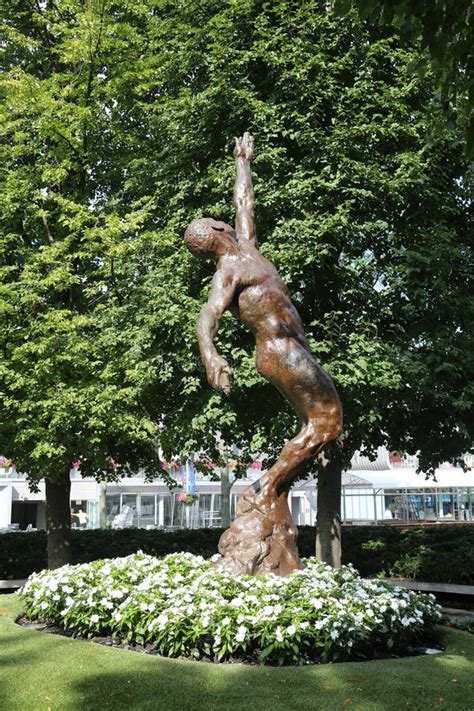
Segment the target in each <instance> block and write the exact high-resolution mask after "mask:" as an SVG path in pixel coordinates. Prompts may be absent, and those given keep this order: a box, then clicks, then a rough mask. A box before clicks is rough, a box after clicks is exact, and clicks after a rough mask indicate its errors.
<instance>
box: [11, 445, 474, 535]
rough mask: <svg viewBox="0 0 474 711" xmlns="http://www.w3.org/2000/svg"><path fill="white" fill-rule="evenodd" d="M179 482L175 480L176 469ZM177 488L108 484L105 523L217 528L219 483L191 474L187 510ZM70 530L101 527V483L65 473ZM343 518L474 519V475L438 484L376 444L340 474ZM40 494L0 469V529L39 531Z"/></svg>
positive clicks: (297, 516)
mask: <svg viewBox="0 0 474 711" xmlns="http://www.w3.org/2000/svg"><path fill="white" fill-rule="evenodd" d="M260 474H261V471H259V470H258V469H249V470H248V472H247V477H246V478H245V479H241V480H237V481H235V482H234V484H233V486H232V490H231V514H232V515H234V513H235V505H236V501H237V499H238V497H239V495H240V494H241V493H242V491H243V490H244V489H245V487H246V486H248V485H249V483H250V482H251V481H254V480H255V479H256V478H258V477H259V476H260ZM173 476H174V478H175V479H176V480H177V482H178V484H181V476H180V474H179V472H178V471H174V474H173ZM180 491H182V488H181V486H178V488H177V489H175V490H174V491H171V490H170V489H169V488H168V486H167V485H166V484H165V483H163V482H162V481H159V480H157V481H154V482H147V481H145V480H144V478H143V477H142V476H140V474H137V476H134V477H130V478H124V479H122V480H121V481H120V482H119V483H112V484H108V486H107V495H106V502H107V504H106V512H107V521H108V524H107V525H110V526H114V527H121V528H123V527H129V526H139V527H150V528H155V527H156V528H166V529H173V528H181V527H189V528H199V527H216V526H220V482H213V481H210V480H209V479H206V478H205V477H204V476H202V475H200V474H197V476H196V492H197V494H198V498H197V501H196V502H195V503H194V504H192V505H191V506H188V505H185V504H183V503H181V502H179V501H178V500H177V496H176V495H177V493H178V492H180ZM289 500H290V508H291V511H292V514H293V518H294V521H295V523H297V524H298V525H314V523H315V520H316V508H317V486H316V482H315V480H314V479H313V478H311V479H308V480H306V481H302V482H298V483H297V484H296V485H295V486H294V487H293V489H292V491H291V494H290V499H289ZM71 512H72V521H73V526H76V527H79V528H85V527H87V528H97V527H98V526H99V484H98V483H97V482H96V481H95V480H94V479H82V478H81V476H80V474H79V473H78V472H77V471H76V470H71ZM341 513H342V518H343V522H344V523H347V524H351V523H352V524H380V523H390V522H391V523H397V522H399V523H402V522H403V523H416V522H429V521H433V522H435V521H439V522H455V521H458V522H463V521H474V474H473V472H472V471H468V472H464V471H463V470H462V469H460V468H456V467H453V466H451V465H449V464H446V465H443V466H442V467H440V468H439V469H437V470H436V479H435V480H433V479H428V480H427V479H425V476H424V475H423V474H417V473H416V460H415V459H414V458H411V459H410V458H407V459H405V460H400V459H399V458H397V457H394V456H391V455H389V454H388V452H387V450H386V449H385V448H383V447H381V448H380V449H379V451H378V456H377V459H376V460H375V461H374V462H371V461H370V460H369V459H367V458H365V457H361V456H360V455H356V456H355V457H354V458H353V460H352V463H351V469H350V470H348V471H347V472H345V473H344V474H343V481H342V498H341ZM45 525H46V517H45V490H44V484H40V485H39V491H38V492H37V493H32V492H31V491H30V490H29V487H28V483H27V481H26V479H25V477H24V476H22V475H20V474H18V473H17V472H16V470H15V469H14V468H11V467H10V468H6V467H3V468H0V529H1V530H8V529H11V528H18V527H19V528H21V529H25V528H27V527H28V526H30V527H31V528H45Z"/></svg>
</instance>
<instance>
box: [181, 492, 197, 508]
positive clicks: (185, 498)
mask: <svg viewBox="0 0 474 711" xmlns="http://www.w3.org/2000/svg"><path fill="white" fill-rule="evenodd" d="M198 498H199V496H198V495H197V494H188V493H187V492H186V491H182V492H181V493H180V494H176V500H177V501H179V502H180V503H181V504H184V505H185V506H192V505H193V504H194V502H195V501H197V500H198Z"/></svg>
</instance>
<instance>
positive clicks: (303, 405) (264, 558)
mask: <svg viewBox="0 0 474 711" xmlns="http://www.w3.org/2000/svg"><path fill="white" fill-rule="evenodd" d="M257 367H258V369H259V371H260V372H261V373H262V375H264V377H265V378H267V379H268V380H270V381H271V382H272V383H273V384H274V385H275V386H276V387H277V388H278V389H279V390H280V392H281V393H282V394H283V395H284V396H285V397H286V398H287V399H288V400H289V402H290V403H291V405H292V406H293V408H294V409H295V411H296V413H297V414H298V416H299V418H300V420H301V421H302V423H303V426H302V428H301V430H300V432H299V433H298V434H297V435H296V437H294V438H293V439H292V440H290V441H289V442H288V443H287V444H285V446H284V447H283V449H282V451H281V454H280V456H279V457H278V459H277V461H276V462H275V464H274V465H273V466H272V467H271V468H270V470H269V471H268V472H267V473H266V474H264V475H263V476H262V477H261V478H260V479H259V480H258V481H256V482H254V483H253V484H252V486H250V487H248V488H247V489H246V490H245V491H244V492H243V494H242V496H241V497H240V500H239V503H238V505H237V512H236V513H237V516H236V519H235V520H234V522H233V523H232V525H231V527H230V528H229V529H228V530H227V531H226V532H225V533H224V534H223V536H222V537H221V540H220V542H219V552H220V553H221V555H222V556H223V557H222V559H221V560H220V561H219V562H218V563H217V565H218V566H220V567H224V568H226V569H227V570H230V571H232V572H234V573H237V574H251V575H254V574H257V573H268V572H273V573H276V574H278V575H287V574H288V573H290V572H291V571H292V570H296V569H298V568H300V567H301V562H300V559H299V555H298V548H297V546H296V537H297V528H296V526H295V525H294V523H293V520H292V517H291V513H290V510H289V508H288V491H289V488H290V486H291V483H292V482H293V480H294V479H295V477H296V476H297V474H298V471H299V469H300V468H301V466H302V465H303V464H305V463H306V462H308V461H309V460H310V459H312V458H313V457H315V456H316V454H317V453H318V452H319V451H320V450H321V449H322V448H323V447H324V445H325V444H326V443H327V442H329V441H331V440H333V439H336V437H338V435H339V434H340V433H341V429H342V422H341V406H340V402H339V398H338V396H337V393H336V391H335V388H334V386H333V384H332V381H331V379H330V378H329V376H327V375H326V373H325V372H324V371H323V370H322V369H321V368H320V367H319V366H318V364H317V363H316V362H315V361H314V359H313V358H312V356H311V354H310V353H309V351H308V350H307V349H306V348H305V347H304V346H303V345H302V344H301V343H300V342H298V341H297V340H295V339H290V338H285V339H273V340H271V341H264V342H260V343H258V342H257Z"/></svg>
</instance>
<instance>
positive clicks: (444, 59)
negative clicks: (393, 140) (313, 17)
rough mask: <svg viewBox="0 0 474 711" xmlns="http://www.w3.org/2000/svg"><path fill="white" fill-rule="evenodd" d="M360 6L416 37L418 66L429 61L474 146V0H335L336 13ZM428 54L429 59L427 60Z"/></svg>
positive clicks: (452, 113)
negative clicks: (422, 51) (419, 50)
mask: <svg viewBox="0 0 474 711" xmlns="http://www.w3.org/2000/svg"><path fill="white" fill-rule="evenodd" d="M353 7H355V8H357V10H358V12H359V15H360V17H361V18H369V17H370V18H371V19H376V20H378V21H379V22H381V23H382V24H391V25H392V26H394V27H396V28H397V30H398V32H399V33H400V35H401V36H402V37H404V38H407V39H408V40H412V39H413V38H415V39H416V40H417V41H418V42H419V43H420V46H421V48H422V49H426V50H427V52H426V56H424V57H423V56H421V57H420V58H419V60H418V61H417V62H415V63H414V65H415V66H416V69H417V71H418V72H420V73H423V72H426V70H427V66H428V64H431V67H432V68H433V70H434V72H435V76H436V79H437V81H438V82H439V89H440V90H439V93H438V94H437V97H436V98H437V99H440V100H441V101H442V102H443V107H444V109H445V111H446V112H447V113H448V116H449V117H450V119H451V120H452V119H454V120H456V119H458V120H460V124H461V126H463V127H464V128H465V130H466V136H467V139H468V150H469V152H470V153H471V154H472V153H473V151H474V86H473V82H472V77H473V72H474V51H473V42H472V39H473V35H474V13H473V7H472V2H471V0H431V2H418V0H389V1H387V0H384V1H383V2H381V1H380V0H334V2H333V9H334V12H335V14H336V15H345V14H347V13H348V12H349V11H350V9H351V8H353ZM427 59H428V61H427Z"/></svg>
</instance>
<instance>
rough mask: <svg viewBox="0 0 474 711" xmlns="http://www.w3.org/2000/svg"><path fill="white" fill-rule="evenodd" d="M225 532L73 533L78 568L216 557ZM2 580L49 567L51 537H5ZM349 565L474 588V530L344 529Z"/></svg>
mask: <svg viewBox="0 0 474 711" xmlns="http://www.w3.org/2000/svg"><path fill="white" fill-rule="evenodd" d="M222 533H223V531H222V530H221V529H218V528H199V529H194V530H188V529H178V530H176V531H173V532H165V531H158V530H151V531H147V530H145V529H143V528H127V529H117V530H113V529H97V530H92V531H77V530H73V531H72V544H71V545H72V554H73V562H74V563H88V562H90V561H93V560H98V559H99V558H102V557H104V555H105V556H107V557H111V558H112V557H120V556H126V555H130V554H132V553H136V552H137V551H139V550H141V551H143V552H144V553H147V554H149V555H153V556H158V557H161V556H164V555H168V554H169V553H178V552H180V551H187V552H189V553H193V554H194V555H202V556H204V557H205V558H210V557H211V556H213V555H214V554H215V552H216V550H217V544H218V542H219V538H220V536H221V535H222ZM314 539H315V529H314V528H312V527H311V526H302V527H300V528H299V535H298V548H299V551H300V554H301V556H303V557H311V556H312V555H313V554H314ZM1 542H2V545H1V547H0V578H5V579H14V578H20V579H22V578H26V577H28V575H30V574H31V573H32V572H38V571H40V570H42V569H43V568H45V567H46V565H47V559H46V534H45V532H44V531H36V532H32V533H21V532H20V533H5V534H2V538H1ZM342 544H343V545H342V550H343V563H344V564H346V565H347V564H349V563H350V564H352V565H354V566H355V568H357V570H358V571H359V572H360V574H361V575H362V576H363V577H373V576H380V575H385V576H394V577H395V576H400V577H409V578H410V577H413V578H416V579H417V580H427V581H429V582H439V583H455V584H464V585H472V584H473V583H474V573H473V571H474V560H473V551H474V527H473V526H470V525H464V526H449V525H446V526H443V525H439V526H436V527H434V526H433V527H429V528H428V527H426V528H407V529H400V528H398V527H391V526H384V527H381V526H378V527H372V526H344V527H343V529H342Z"/></svg>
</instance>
